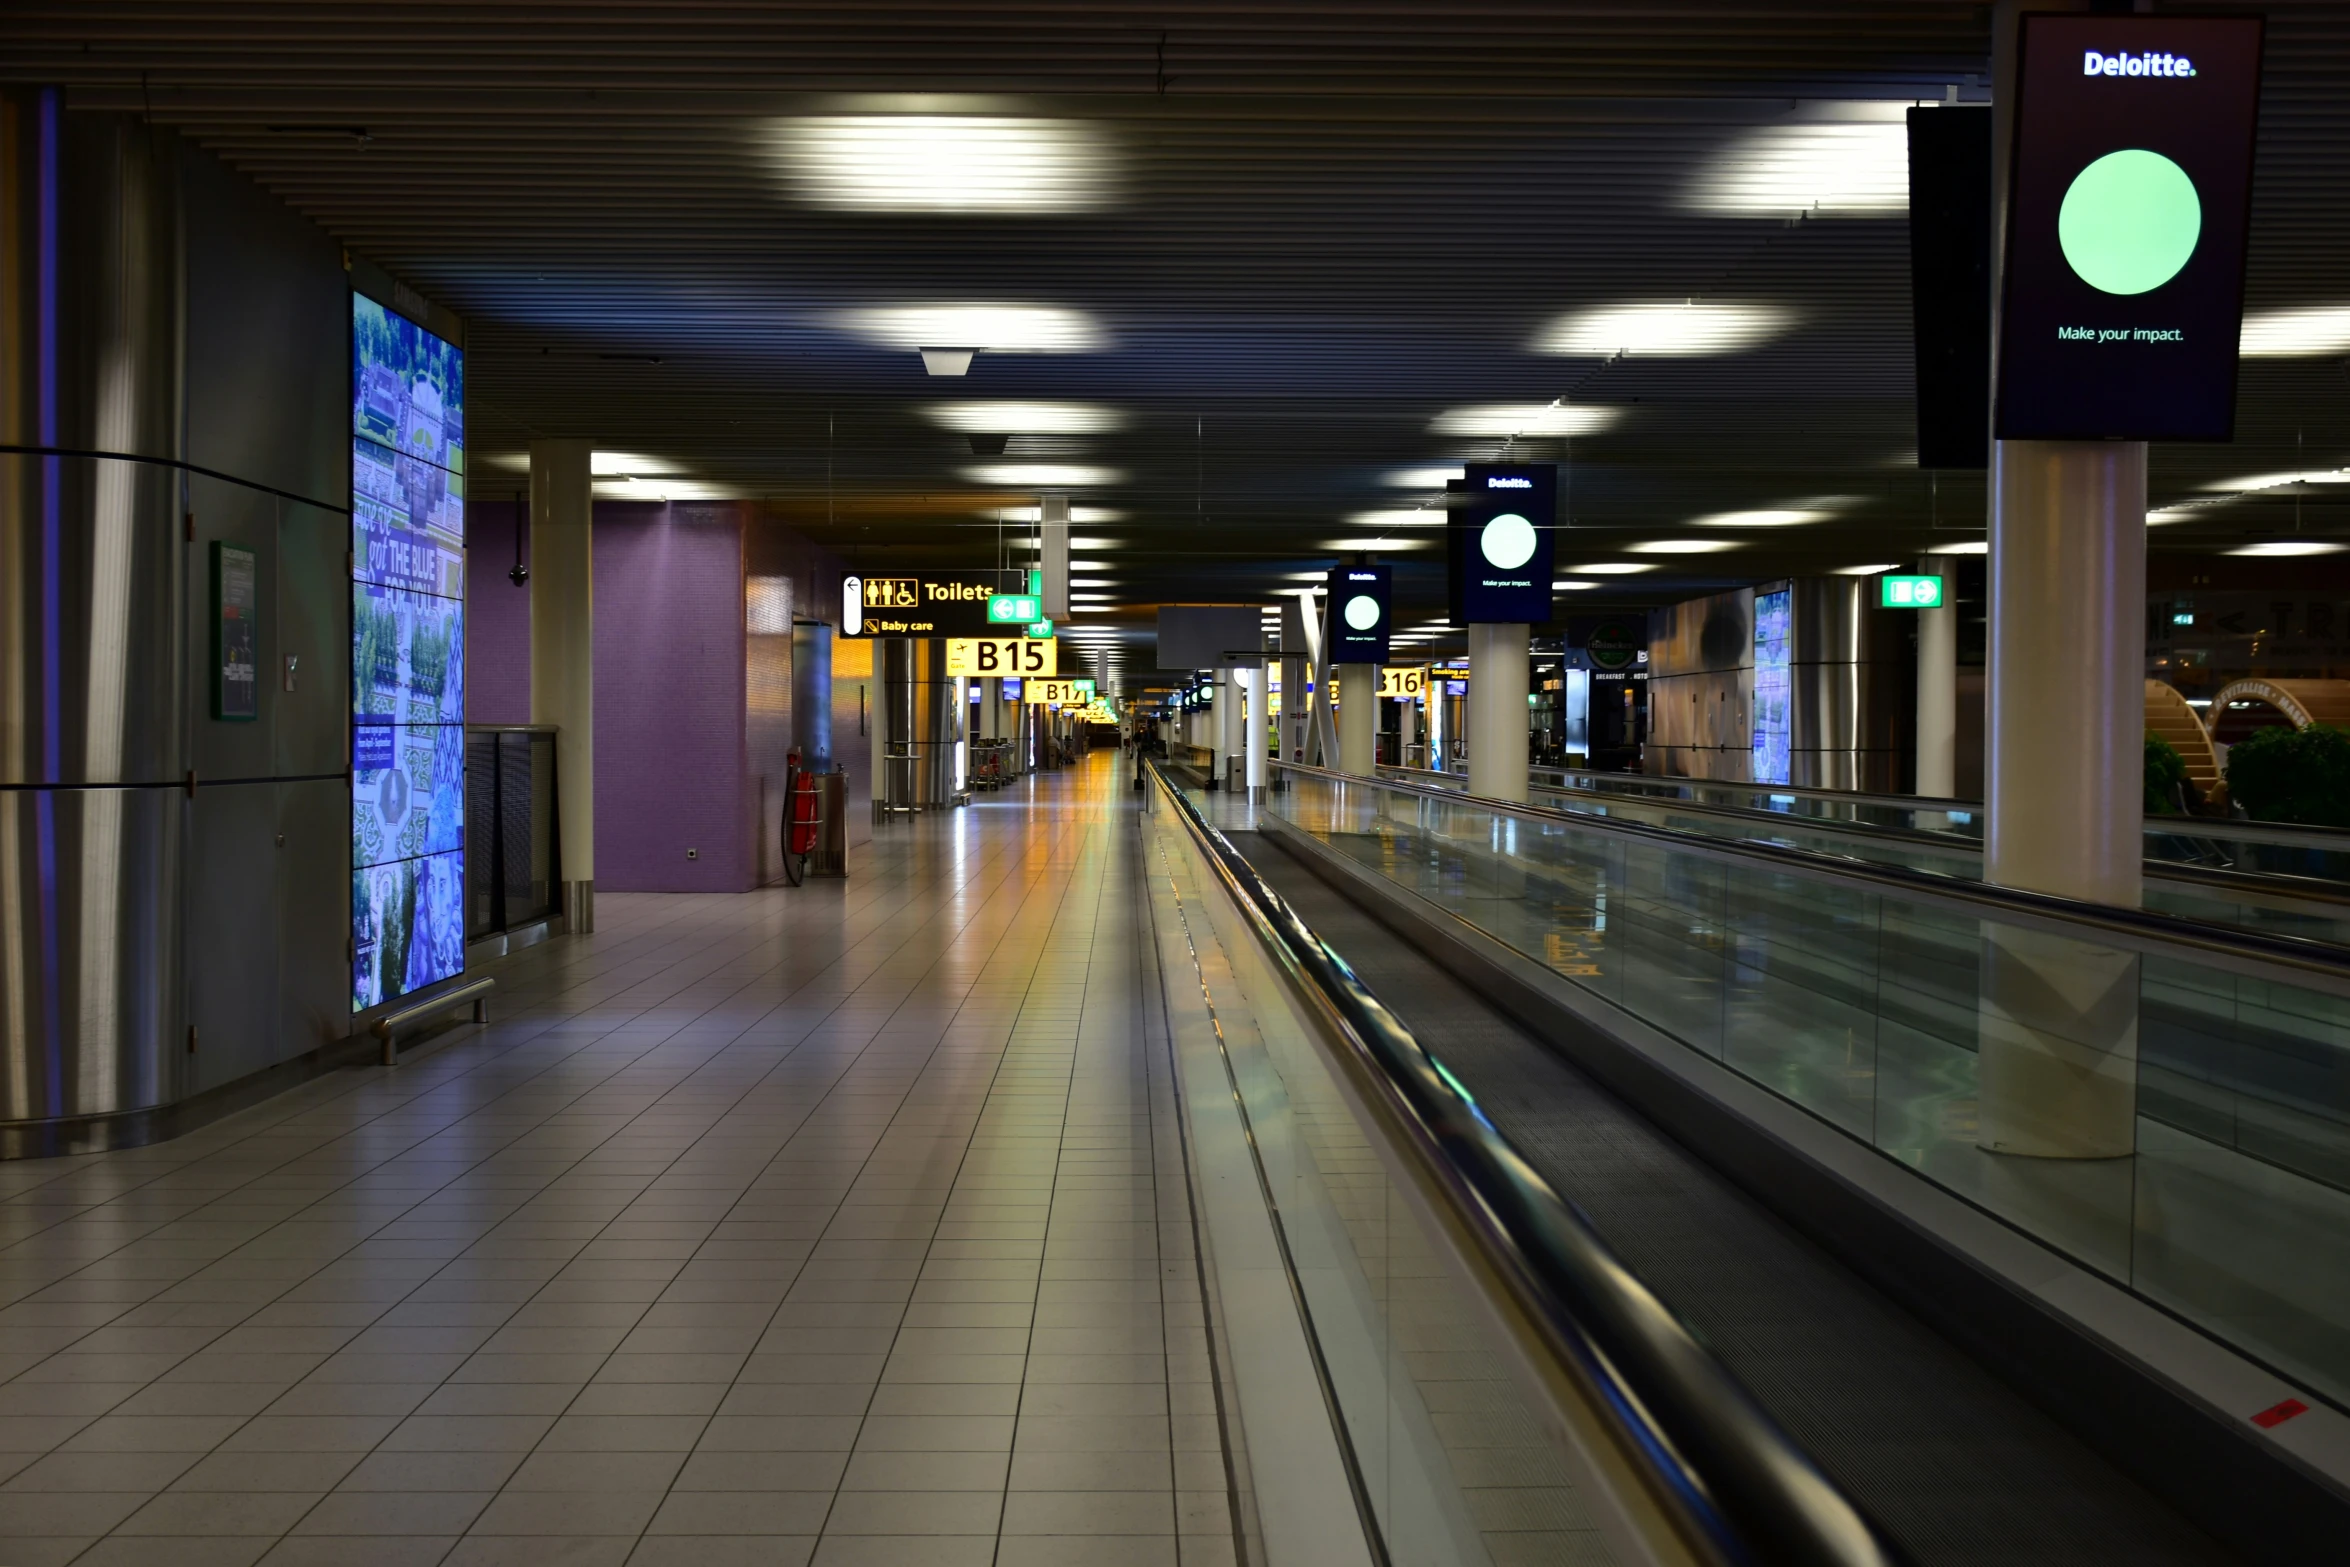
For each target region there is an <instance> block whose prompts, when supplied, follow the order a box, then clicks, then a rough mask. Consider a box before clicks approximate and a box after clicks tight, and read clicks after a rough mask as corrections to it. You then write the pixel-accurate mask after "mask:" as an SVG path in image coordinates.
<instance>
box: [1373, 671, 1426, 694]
mask: <svg viewBox="0 0 2350 1567" xmlns="http://www.w3.org/2000/svg"><path fill="white" fill-rule="evenodd" d="M1379 694H1380V695H1381V696H1399V697H1403V698H1406V699H1407V700H1408V699H1409V698H1412V697H1416V696H1426V695H1427V694H1428V667H1427V666H1426V665H1425V664H1414V665H1412V666H1411V667H1410V668H1406V669H1398V668H1394V667H1392V666H1389V665H1382V666H1380V670H1379Z"/></svg>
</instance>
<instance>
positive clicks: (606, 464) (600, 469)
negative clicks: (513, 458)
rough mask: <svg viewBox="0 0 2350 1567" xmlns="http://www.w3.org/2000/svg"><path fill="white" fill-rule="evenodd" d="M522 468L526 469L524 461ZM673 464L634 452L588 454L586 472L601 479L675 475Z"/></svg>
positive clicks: (675, 466) (674, 465) (675, 467)
mask: <svg viewBox="0 0 2350 1567" xmlns="http://www.w3.org/2000/svg"><path fill="white" fill-rule="evenodd" d="M524 466H525V467H528V466H529V463H528V460H527V459H526V460H525V462H524ZM676 471H677V465H676V464H675V463H668V462H663V461H662V460H661V459H660V458H658V457H645V456H641V455H639V454H638V453H636V452H590V453H588V472H590V473H592V474H595V475H597V476H598V477H601V476H603V475H605V474H614V473H618V474H636V473H675V472H676Z"/></svg>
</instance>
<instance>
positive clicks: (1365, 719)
mask: <svg viewBox="0 0 2350 1567" xmlns="http://www.w3.org/2000/svg"><path fill="white" fill-rule="evenodd" d="M1330 673H1331V676H1332V677H1333V678H1334V679H1335V680H1336V681H1337V682H1338V691H1339V695H1340V697H1341V699H1342V700H1343V701H1344V703H1345V706H1343V707H1342V708H1340V709H1339V710H1338V715H1337V716H1338V770H1339V771H1340V772H1342V773H1351V774H1352V775H1353V776H1355V777H1357V778H1368V777H1370V776H1371V774H1372V773H1373V772H1374V771H1376V768H1375V766H1374V764H1375V763H1376V761H1377V760H1378V756H1379V751H1378V745H1379V668H1378V666H1377V665H1375V664H1340V665H1338V666H1337V667H1336V668H1334V669H1332V670H1331V671H1330Z"/></svg>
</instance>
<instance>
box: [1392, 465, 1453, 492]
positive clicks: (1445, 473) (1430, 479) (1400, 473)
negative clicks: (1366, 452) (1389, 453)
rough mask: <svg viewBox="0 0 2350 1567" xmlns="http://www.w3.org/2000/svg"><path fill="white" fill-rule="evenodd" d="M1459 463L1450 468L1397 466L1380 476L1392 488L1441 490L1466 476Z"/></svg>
mask: <svg viewBox="0 0 2350 1567" xmlns="http://www.w3.org/2000/svg"><path fill="white" fill-rule="evenodd" d="M1466 477H1467V474H1466V473H1465V471H1464V470H1463V469H1462V467H1461V465H1460V464H1459V463H1457V462H1456V463H1454V464H1453V465H1452V466H1451V467H1449V468H1396V469H1393V470H1391V471H1389V472H1387V473H1385V474H1382V475H1381V476H1380V480H1379V482H1380V483H1382V484H1384V485H1386V486H1387V487H1388V488H1389V489H1391V490H1441V489H1443V488H1444V486H1445V484H1446V483H1447V482H1448V481H1450V480H1453V479H1460V478H1466Z"/></svg>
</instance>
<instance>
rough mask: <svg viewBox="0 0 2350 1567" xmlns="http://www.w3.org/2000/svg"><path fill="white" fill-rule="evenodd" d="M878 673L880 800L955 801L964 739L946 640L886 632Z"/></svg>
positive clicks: (896, 804) (917, 805)
mask: <svg viewBox="0 0 2350 1567" xmlns="http://www.w3.org/2000/svg"><path fill="white" fill-rule="evenodd" d="M875 663H876V665H877V666H878V667H879V670H880V678H879V680H878V681H877V682H876V683H875V684H876V689H877V690H878V692H879V694H880V699H881V701H880V711H879V713H878V714H877V717H878V719H879V721H880V723H881V726H882V729H881V736H882V776H881V778H880V780H879V783H878V798H879V800H880V802H881V804H883V805H885V806H887V807H889V808H891V809H895V810H916V811H935V810H940V809H943V808H945V807H946V806H948V805H950V804H952V803H953V800H954V793H955V748H956V744H957V742H959V741H960V740H961V739H962V738H963V715H962V713H961V712H959V711H957V707H958V704H957V703H956V701H955V687H954V682H953V681H952V680H950V679H949V678H948V676H947V672H946V668H947V645H946V643H945V642H944V641H943V640H941V639H939V638H937V637H887V638H884V639H882V641H881V645H880V657H879V658H877V659H876V660H875Z"/></svg>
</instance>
